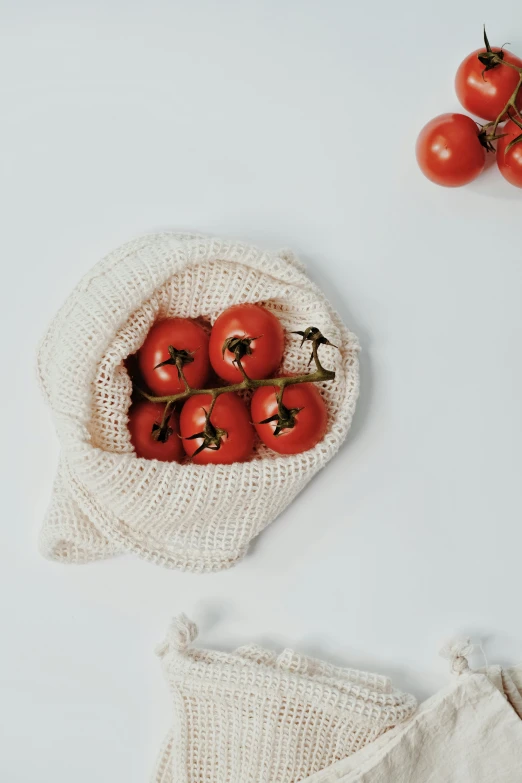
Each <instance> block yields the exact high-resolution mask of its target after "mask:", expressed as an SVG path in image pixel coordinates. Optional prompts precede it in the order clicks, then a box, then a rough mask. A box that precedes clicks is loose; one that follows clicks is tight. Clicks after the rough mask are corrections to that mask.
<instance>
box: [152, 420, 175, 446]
mask: <svg viewBox="0 0 522 783" xmlns="http://www.w3.org/2000/svg"><path fill="white" fill-rule="evenodd" d="M173 432H174V430H173V429H172V427H169V425H168V424H167V425H166V426H165V427H163V426H162V425H161V424H153V425H152V430H151V433H150V436H151V438H152V440H157V441H158V443H166V442H167V441H168V439H169V438H170V436H171V435H172V434H173Z"/></svg>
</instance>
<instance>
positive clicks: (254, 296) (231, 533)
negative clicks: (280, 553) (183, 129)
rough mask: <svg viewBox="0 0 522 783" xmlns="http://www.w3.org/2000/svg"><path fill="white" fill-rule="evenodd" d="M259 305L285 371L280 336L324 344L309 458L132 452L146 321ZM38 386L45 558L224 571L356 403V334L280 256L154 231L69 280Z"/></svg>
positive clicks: (303, 354) (312, 467) (337, 441)
mask: <svg viewBox="0 0 522 783" xmlns="http://www.w3.org/2000/svg"><path fill="white" fill-rule="evenodd" d="M242 302H258V303H262V304H263V305H264V306H265V307H266V308H267V309H269V310H271V311H272V312H274V313H275V314H276V315H277V317H278V318H279V319H280V321H281V323H282V325H283V328H284V329H285V332H286V334H287V343H286V347H285V355H284V359H283V365H282V368H281V370H282V372H289V373H297V372H306V368H307V362H308V358H309V351H307V350H306V349H305V348H300V343H299V339H298V338H295V337H293V336H288V333H289V331H291V330H295V329H303V328H306V327H307V326H316V327H318V328H319V329H320V330H321V331H322V332H323V334H325V335H326V336H327V337H328V338H329V339H330V340H331V342H332V343H334V344H335V345H337V346H339V348H340V350H339V351H338V350H336V349H334V348H333V347H330V346H321V361H322V363H323V364H324V366H325V367H327V368H329V369H333V370H335V372H336V377H335V380H334V381H330V382H328V383H324V384H322V385H319V388H320V391H321V393H322V395H323V397H324V399H325V401H326V404H327V407H328V415H329V426H328V432H327V434H326V436H325V438H324V439H323V441H322V442H321V443H319V444H318V445H317V446H315V447H314V448H313V449H311V450H310V451H307V452H304V453H302V454H297V455H294V456H280V455H277V454H275V453H274V452H271V451H269V450H268V449H266V448H265V447H264V446H263V445H262V444H260V443H257V445H256V448H255V453H254V456H253V458H252V459H251V460H250V461H249V462H245V463H235V464H233V465H226V466H225V465H194V464H190V463H184V464H178V463H167V462H158V461H157V460H145V459H141V458H138V457H137V456H136V454H135V452H134V450H133V447H132V444H131V442H130V436H129V431H128V427H127V423H128V410H129V406H130V398H131V391H132V384H131V380H130V378H129V375H128V373H127V370H126V368H125V365H124V360H125V359H126V358H127V357H128V356H129V355H130V354H133V353H135V352H136V351H137V350H138V349H139V347H140V346H141V345H142V343H143V341H144V339H145V336H146V335H147V332H148V331H149V329H150V327H151V326H152V324H153V323H154V321H156V320H157V319H161V318H166V317H170V316H174V315H176V316H181V317H190V318H196V317H202V318H205V319H206V320H208V321H209V322H210V323H213V322H214V320H215V319H216V317H217V316H218V315H219V313H220V312H222V311H223V310H225V309H226V308H227V307H229V306H230V305H232V304H236V303H242ZM38 371H39V377H40V381H41V386H42V388H43V391H44V395H45V397H46V400H47V402H48V404H49V405H50V408H51V411H52V414H53V419H54V422H55V426H56V430H57V433H58V438H59V440H60V445H61V458H60V463H59V467H58V473H57V477H56V481H55V484H54V488H53V495H52V500H51V504H50V507H49V510H48V513H47V515H46V519H45V521H44V526H43V530H42V533H41V536H40V546H41V550H42V552H43V553H44V554H45V555H46V556H47V557H50V558H53V559H59V560H64V561H69V562H77V563H78V562H87V561H89V560H95V559H98V558H101V557H108V556H111V555H114V554H116V553H119V552H128V551H132V552H135V553H136V554H138V555H139V556H141V557H143V558H145V559H147V560H152V561H155V562H157V563H159V564H162V565H165V566H169V567H172V568H182V569H186V570H191V571H211V570H218V569H221V568H227V567H229V566H231V565H232V564H233V563H235V562H236V561H237V560H239V559H240V558H241V557H242V556H243V555H244V554H245V552H246V550H247V548H248V544H249V542H250V541H251V539H252V538H253V537H254V536H256V535H257V534H258V533H259V532H260V531H261V530H262V529H263V528H264V527H265V526H266V525H267V524H268V523H269V522H271V521H272V520H273V519H274V518H275V517H276V516H277V515H278V514H279V513H281V511H282V510H283V509H284V508H285V507H286V506H287V505H288V503H290V502H291V501H292V499H293V498H294V497H295V496H296V495H297V493H298V492H300V490H301V489H303V487H304V486H305V485H306V483H307V482H308V481H309V480H310V479H311V478H312V476H313V475H314V474H315V473H316V472H317V471H318V470H319V469H320V468H321V467H323V466H324V465H325V464H326V463H327V462H328V460H329V459H331V457H332V456H333V455H334V454H335V452H336V451H337V450H338V448H339V446H340V445H341V443H342V441H343V440H344V438H345V436H346V434H347V432H348V429H349V427H350V423H351V420H352V416H353V412H354V409H355V403H356V399H357V395H358V343H357V338H356V337H355V336H354V335H353V334H352V333H350V332H349V331H348V330H347V329H346V328H345V327H344V325H343V324H342V322H341V320H340V319H339V316H338V315H337V314H336V313H335V312H334V310H333V309H332V308H331V306H330V305H329V304H328V302H327V300H326V299H325V297H324V296H323V294H322V293H321V291H320V290H319V289H318V288H317V286H316V285H314V284H313V283H312V282H311V281H310V279H309V278H308V277H307V276H306V274H305V273H304V271H303V269H302V267H301V266H300V264H299V263H298V262H297V261H296V259H295V258H294V256H293V255H292V254H291V253H285V252H282V253H274V252H267V251H261V250H258V249H257V248H254V247H251V246H248V245H244V244H241V243H234V242H227V241H223V240H218V239H209V238H205V237H201V236H195V235H194V236H193V235H179V234H157V235H150V236H146V237H142V238H140V239H137V240H135V241H133V242H130V243H129V244H127V245H124V246H123V247H121V248H119V249H118V250H116V251H114V252H113V253H111V254H110V255H108V256H107V257H106V258H105V259H104V260H103V261H101V262H100V263H99V264H98V265H97V266H95V267H94V269H93V270H92V271H91V272H90V273H89V274H88V275H87V276H86V277H85V278H84V279H83V280H82V281H81V282H80V284H79V285H78V286H77V287H76V289H75V290H74V291H73V292H72V294H71V295H70V297H69V298H68V300H67V301H66V303H65V304H64V306H63V307H62V309H61V310H60V312H59V313H58V315H57V316H56V317H55V319H54V321H53V322H52V324H51V326H50V328H49V330H48V332H47V335H46V336H45V338H44V340H43V342H42V344H41V347H40V351H39V355H38Z"/></svg>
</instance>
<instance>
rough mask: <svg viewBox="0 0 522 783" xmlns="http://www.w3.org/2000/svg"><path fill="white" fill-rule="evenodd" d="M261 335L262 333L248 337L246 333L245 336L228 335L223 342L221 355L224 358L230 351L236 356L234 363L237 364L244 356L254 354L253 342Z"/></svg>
mask: <svg viewBox="0 0 522 783" xmlns="http://www.w3.org/2000/svg"><path fill="white" fill-rule="evenodd" d="M260 337H262V335H258V336H257V337H247V336H246V335H245V336H243V337H237V336H235V337H227V339H226V340H225V342H224V343H223V348H222V351H221V355H222V356H223V358H224V356H225V353H226V352H227V351H230V353H233V354H234V356H235V359H234V361H233V364H237V363H238V362H240V361H241V359H242V358H243V357H244V356H252V343H253V342H254V340H259V338H260Z"/></svg>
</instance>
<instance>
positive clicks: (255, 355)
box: [209, 304, 285, 383]
mask: <svg viewBox="0 0 522 783" xmlns="http://www.w3.org/2000/svg"><path fill="white" fill-rule="evenodd" d="M284 343H285V336H284V332H283V327H282V326H281V323H280V321H279V319H278V318H277V317H276V316H275V315H274V314H273V313H271V312H270V311H269V310H265V308H264V307H260V306H259V305H256V304H240V305H234V306H233V307H230V308H229V309H228V310H225V312H224V313H221V315H220V316H219V317H218V318H217V319H216V322H215V324H214V326H213V327H212V332H211V334H210V345H209V351H210V362H211V364H212V367H213V368H214V370H215V372H216V373H217V374H218V375H219V376H220V378H223V379H224V380H225V381H228V382H229V383H238V382H239V381H241V380H242V379H243V376H242V375H241V372H240V370H239V369H238V368H237V366H236V365H235V364H234V361H235V360H236V357H239V358H240V360H241V364H242V366H243V367H244V369H245V372H246V374H247V375H248V376H249V377H250V378H255V379H259V378H269V377H270V376H271V375H272V373H274V372H275V371H276V370H277V368H278V367H279V365H280V364H281V360H282V358H283V350H284Z"/></svg>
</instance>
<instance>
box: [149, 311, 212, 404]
mask: <svg viewBox="0 0 522 783" xmlns="http://www.w3.org/2000/svg"><path fill="white" fill-rule="evenodd" d="M169 346H172V347H173V348H174V349H175V350H176V351H178V352H180V356H181V361H183V362H186V363H184V364H183V373H184V375H185V378H186V379H187V382H188V384H189V385H190V386H192V388H194V389H201V388H202V387H203V386H204V384H205V382H206V380H207V378H208V374H209V371H210V365H209V360H208V335H207V333H206V332H205V330H204V329H203V327H202V326H200V325H199V324H198V323H196V322H195V321H191V320H190V319H188V318H167V319H166V320H164V321H158V322H157V323H155V324H154V326H153V327H152V329H151V330H150V332H149V333H148V335H147V337H146V338H145V342H144V343H143V345H142V346H141V348H140V350H139V352H138V362H139V366H140V370H141V374H142V375H143V379H144V380H145V383H146V384H147V386H148V387H149V389H150V390H151V391H152V392H153V393H154V394H155V395H157V396H158V397H163V396H166V395H169V394H177V393H178V392H180V391H183V390H184V388H185V386H184V384H183V381H182V380H181V379H180V378H179V376H178V368H177V367H176V364H175V363H174V359H173V358H172V357H171V356H170V355H169ZM165 362H168V363H167V364H165ZM160 364H161V365H162V366H161V367H159V366H158V365H160Z"/></svg>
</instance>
